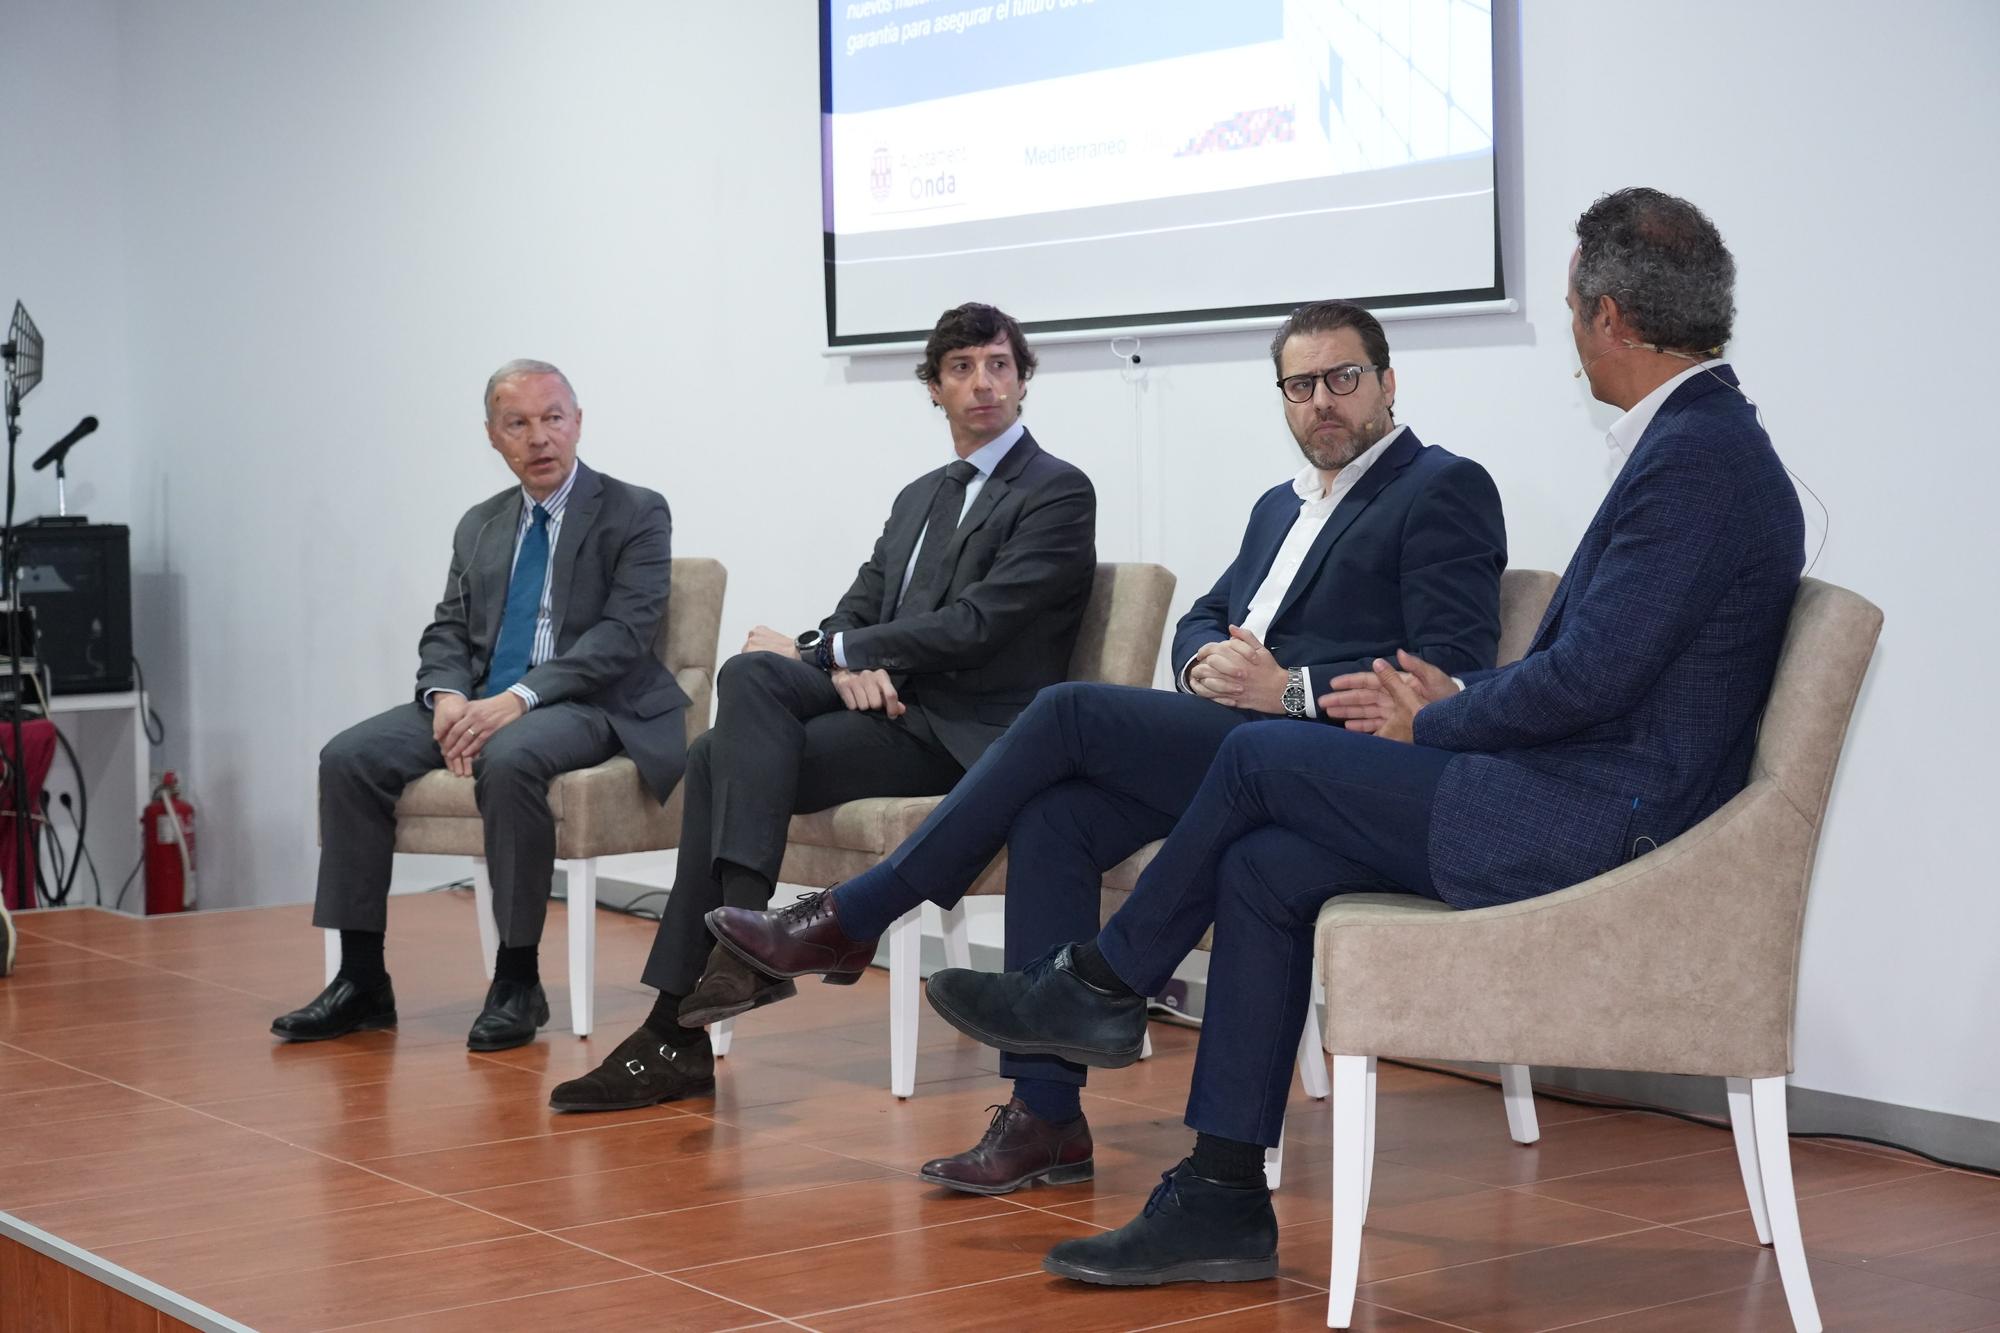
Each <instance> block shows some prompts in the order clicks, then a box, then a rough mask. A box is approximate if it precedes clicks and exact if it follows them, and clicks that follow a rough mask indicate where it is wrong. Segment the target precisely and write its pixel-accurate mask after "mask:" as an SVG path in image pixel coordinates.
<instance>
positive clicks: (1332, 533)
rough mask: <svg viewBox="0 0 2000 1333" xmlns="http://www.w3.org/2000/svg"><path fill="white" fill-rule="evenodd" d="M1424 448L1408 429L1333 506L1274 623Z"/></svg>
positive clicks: (1274, 553) (1281, 536) (1275, 550)
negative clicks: (1353, 527)
mask: <svg viewBox="0 0 2000 1333" xmlns="http://www.w3.org/2000/svg"><path fill="white" fill-rule="evenodd" d="M1423 447H1424V446H1423V442H1422V441H1421V440H1419V439H1418V438H1417V433H1416V432H1415V431H1413V430H1409V429H1407V428H1406V429H1405V430H1404V431H1403V434H1402V437H1401V438H1400V439H1398V440H1397V441H1396V442H1395V443H1394V444H1392V445H1390V446H1389V451H1388V452H1387V453H1385V454H1383V455H1382V457H1380V458H1378V459H1377V460H1375V465H1374V466H1373V467H1371V468H1369V469H1368V471H1367V472H1365V473H1363V474H1362V476H1361V480H1360V481H1357V482H1355V483H1354V489H1353V490H1351V491H1349V492H1348V493H1347V494H1346V495H1343V496H1342V497H1341V498H1340V503H1339V504H1337V505H1335V506H1334V507H1333V513H1332V514H1330V515H1328V516H1327V520H1326V526H1325V527H1323V528H1321V529H1320V530H1319V535H1318V536H1317V537H1314V538H1313V544H1312V545H1311V546H1310V547H1309V548H1307V550H1306V558H1305V560H1304V562H1303V563H1302V564H1300V566H1299V572H1298V573H1297V574H1296V575H1294V576H1293V577H1292V586H1291V587H1289V588H1287V589H1285V595H1284V597H1283V598H1281V599H1280V600H1279V602H1278V610H1277V614H1275V615H1273V616H1272V617H1271V623H1272V624H1273V625H1276V624H1277V623H1278V622H1279V621H1281V620H1283V619H1284V618H1285V612H1287V611H1289V610H1291V609H1292V603H1294V602H1296V601H1297V600H1298V599H1299V594H1300V593H1301V592H1302V591H1304V589H1305V586H1306V584H1307V583H1309V582H1311V581H1312V580H1311V576H1312V572H1313V571H1314V570H1316V569H1318V568H1319V567H1320V566H1321V565H1322V564H1324V563H1325V561H1326V553H1327V552H1328V551H1331V550H1332V549H1333V544H1334V543H1335V542H1337V541H1339V540H1340V538H1341V536H1342V534H1344V533H1345V532H1346V531H1347V530H1348V529H1349V528H1350V527H1352V526H1354V520H1355V519H1357V518H1359V517H1360V516H1361V511H1362V510H1364V509H1366V508H1367V507H1368V506H1369V505H1370V504H1371V503H1372V502H1373V501H1374V499H1375V497H1376V496H1378V495H1380V494H1381V493H1382V491H1383V489H1384V488H1385V487H1387V486H1388V485H1389V483H1390V482H1392V481H1394V480H1395V479H1396V477H1397V476H1398V475H1399V474H1400V473H1401V472H1402V470H1403V469H1404V468H1406V467H1408V466H1409V465H1410V460H1412V459H1414V458H1415V457H1416V456H1417V451H1418V450H1419V449H1421V448H1423ZM1278 541H1279V543H1280V544H1282V543H1283V542H1284V534H1283V533H1280V534H1279V537H1278ZM1277 554H1278V548H1277V547H1276V546H1274V547H1272V548H1271V558H1272V559H1276V558H1277ZM1270 570H1271V561H1270V560H1266V561H1265V562H1264V572H1265V575H1266V576H1267V577H1268V576H1269V574H1270ZM1245 609H1246V610H1247V609H1248V608H1247V607H1246V608H1245Z"/></svg>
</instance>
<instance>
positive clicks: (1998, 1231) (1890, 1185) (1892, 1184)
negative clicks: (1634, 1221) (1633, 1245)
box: [1663, 1171, 2000, 1259]
mask: <svg viewBox="0 0 2000 1333" xmlns="http://www.w3.org/2000/svg"><path fill="white" fill-rule="evenodd" d="M1928 1174H1930V1175H1947V1174H1949V1173H1948V1172H1943V1171H1933V1172H1930V1173H1928ZM1920 1179H1923V1177H1921V1176H1909V1177H1906V1178H1904V1179H1902V1180H1876V1181H1871V1182H1869V1183H1868V1184H1865V1185H1849V1186H1848V1187H1847V1188H1845V1189H1837V1190H1826V1191H1824V1192H1822V1193H1819V1194H1797V1195H1795V1197H1796V1198H1797V1199H1799V1200H1805V1199H1813V1200H1815V1201H1817V1200H1820V1199H1837V1198H1839V1197H1840V1196H1841V1195H1843V1194H1858V1193H1860V1192H1861V1191H1863V1190H1879V1189H1894V1188H1897V1187H1898V1186H1902V1185H1909V1184H1913V1183H1915V1182H1916V1181H1918V1180H1920ZM1749 1207H1750V1205H1749V1203H1748V1201H1747V1200H1746V1201H1745V1203H1744V1205H1743V1207H1741V1208H1725V1209H1724V1210H1723V1211H1721V1212H1719V1213H1704V1214H1703V1215H1702V1216H1700V1217H1684V1218H1682V1219H1681V1220H1680V1221H1678V1222H1668V1223H1663V1225H1666V1226H1680V1227H1684V1226H1688V1225H1689V1224H1691V1223H1694V1222H1713V1221H1715V1220H1716V1219H1718V1218H1723V1217H1733V1216H1735V1215H1736V1214H1737V1213H1742V1212H1748V1211H1749ZM1992 1235H2000V1228H1994V1229H1992V1230H1989V1231H1978V1232H1974V1233H1973V1234H1972V1235H1970V1236H1960V1237H1958V1238H1957V1239H1956V1240H1946V1241H1939V1242H1938V1244H1937V1245H1925V1246H1920V1247H1919V1249H1926V1250H1930V1249H1937V1248H1939V1246H1944V1245H1957V1244H1960V1243H1961V1242H1963V1241H1968V1240H1980V1239H1982V1238H1984V1237H1986V1236H1992ZM1916 1252H1917V1251H1915V1250H1899V1251H1897V1252H1896V1254H1894V1255H1887V1254H1885V1255H1880V1256H1878V1257H1879V1258H1883V1259H1891V1258H1896V1257H1899V1256H1900V1255H1903V1254H1914V1253H1916Z"/></svg>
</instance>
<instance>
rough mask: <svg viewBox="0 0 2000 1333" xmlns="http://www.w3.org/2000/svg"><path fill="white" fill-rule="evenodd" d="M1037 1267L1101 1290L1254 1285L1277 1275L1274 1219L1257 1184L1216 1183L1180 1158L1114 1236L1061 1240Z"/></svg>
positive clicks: (1267, 1199) (1265, 1194)
mask: <svg viewBox="0 0 2000 1333" xmlns="http://www.w3.org/2000/svg"><path fill="white" fill-rule="evenodd" d="M1042 1267H1043V1268H1044V1269H1045V1270H1047V1271H1048V1272H1051V1273H1054V1274H1055V1275H1056V1276H1057V1277H1067V1278H1074V1279H1076V1280H1077V1281H1078V1282H1096V1283H1100V1284H1102V1285H1104V1286H1109V1287H1151V1286H1157V1285H1158V1284H1160V1283H1162V1282H1256V1281H1260V1280H1261V1279H1264V1278H1268V1277H1275V1276H1277V1273H1278V1215H1277V1214H1276V1213H1275V1212H1273V1211H1272V1209H1271V1191H1270V1190H1268V1189H1266V1188H1264V1186H1263V1184H1262V1183H1261V1182H1260V1183H1258V1184H1256V1185H1224V1184H1221V1183H1220V1182H1218V1181H1213V1180H1206V1179H1203V1178H1202V1177H1201V1176H1198V1175H1196V1174H1195V1173H1194V1167H1193V1165H1192V1164H1191V1163H1189V1162H1186V1161H1183V1162H1182V1163H1181V1164H1180V1165H1179V1166H1177V1167H1175V1168H1174V1169H1173V1170H1171V1171H1169V1172H1167V1173H1166V1174H1165V1175H1164V1176H1161V1177H1160V1183H1159V1185H1158V1186H1157V1187H1155V1189H1154V1190H1153V1193H1152V1196H1151V1197H1150V1198H1148V1199H1147V1200H1146V1206H1145V1207H1144V1208H1143V1209H1141V1210H1140V1212H1139V1215H1138V1216H1137V1217H1135V1218H1133V1219H1132V1220H1131V1221H1130V1222H1127V1223H1126V1224H1125V1225H1124V1226H1122V1227H1120V1228H1118V1230H1116V1231H1107V1232H1103V1233H1101V1234H1099V1235H1095V1236H1083V1237H1080V1238H1078V1239H1076V1240H1066V1241H1064V1242H1062V1243H1061V1244H1060V1245H1057V1246H1056V1247H1055V1248H1054V1249H1052V1250H1050V1251H1049V1253H1048V1257H1047V1258H1045V1259H1043V1260H1042Z"/></svg>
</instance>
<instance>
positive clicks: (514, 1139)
mask: <svg viewBox="0 0 2000 1333" xmlns="http://www.w3.org/2000/svg"><path fill="white" fill-rule="evenodd" d="M462 1105H463V1106H487V1105H491V1103H488V1102H465V1103H462ZM456 1109H459V1108H458V1107H453V1106H440V1107H428V1106H427V1107H424V1108H423V1110H425V1111H426V1112H430V1111H450V1110H456ZM684 1114H685V1113H683V1112H679V1111H676V1112H672V1113H670V1114H667V1115H659V1116H653V1117H651V1118H649V1119H646V1120H623V1121H620V1122H619V1123H618V1124H617V1125H604V1126H600V1128H604V1129H617V1128H619V1127H621V1126H625V1125H650V1124H654V1123H656V1122H658V1121H663V1120H677V1119H680V1118H681V1117H682V1116H683V1115H684ZM401 1118H402V1117H400V1116H386V1115H371V1116H363V1117H361V1118H360V1119H359V1120H323V1121H320V1122H318V1123H316V1124H311V1125H295V1126H290V1127H287V1128H284V1129H274V1130H269V1131H266V1132H268V1133H273V1134H299V1133H305V1132H307V1131H311V1130H327V1129H333V1128H336V1127H345V1126H349V1125H365V1124H368V1123H370V1122H372V1121H377V1120H395V1119H401ZM232 1123H234V1122H232ZM243 1128H245V1129H248V1128H251V1126H248V1125H245V1126H243ZM583 1132H585V1131H583V1130H579V1129H564V1130H550V1131H549V1132H548V1133H546V1134H514V1135H510V1136H508V1137H507V1138H500V1139H475V1140H473V1141H472V1142H470V1143H448V1144H446V1145H444V1146H443V1147H439V1148H419V1149H417V1150H415V1151H414V1152H408V1153H391V1154H389V1155H387V1156H380V1155H378V1156H374V1157H360V1158H355V1159H353V1164H354V1165H359V1164H360V1163H362V1162H385V1161H389V1160H391V1159H392V1158H394V1157H416V1156H420V1155H422V1154H423V1153H429V1152H461V1151H464V1150H467V1149H471V1148H492V1147H497V1146H499V1145H500V1144H503V1143H527V1142H529V1141H530V1140H534V1139H561V1138H568V1137H569V1136H570V1135H572V1134H580V1133H583ZM287 1142H290V1140H287ZM299 1146H301V1147H302V1146H304V1145H299ZM341 1160H343V1161H345V1160H347V1159H345V1158H342V1159H341Z"/></svg>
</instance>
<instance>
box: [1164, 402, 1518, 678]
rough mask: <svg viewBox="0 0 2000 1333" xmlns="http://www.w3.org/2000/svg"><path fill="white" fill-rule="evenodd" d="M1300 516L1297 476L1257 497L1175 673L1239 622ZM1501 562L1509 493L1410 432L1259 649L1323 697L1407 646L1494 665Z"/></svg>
mask: <svg viewBox="0 0 2000 1333" xmlns="http://www.w3.org/2000/svg"><path fill="white" fill-rule="evenodd" d="M1298 514H1299V497H1298V494H1297V492H1295V491H1293V489H1292V486H1291V483H1290V482H1285V483H1284V484H1282V485H1278V486H1273V487H1272V488H1271V489H1270V490H1268V491H1266V492H1264V494H1263V495H1262V496H1260V497H1258V500H1257V504H1256V506H1255V507H1254V508H1253V509H1251V511H1250V524H1249V527H1248V528H1246V529H1245V530H1244V533H1243V546H1242V549H1241V550H1239V551H1238V552H1237V553H1236V559H1235V560H1234V561H1232V562H1231V563H1230V566H1229V568H1228V569H1226V570H1224V571H1223V573H1222V577H1221V578H1220V579H1217V580H1216V583H1215V586H1214V587H1213V588H1211V589H1210V590H1209V591H1208V594H1207V595H1206V596H1205V597H1203V598H1201V599H1200V600H1199V601H1197V602H1196V603H1195V604H1194V606H1193V607H1192V608H1191V609H1190V610H1189V611H1188V613H1187V614H1186V615H1184V616H1182V617H1181V619H1180V623H1179V624H1177V625H1176V626H1175V627H1174V655H1173V669H1174V670H1175V671H1176V672H1179V671H1181V670H1183V669H1184V668H1185V667H1186V666H1187V663H1188V659H1189V658H1191V657H1193V656H1194V654H1195V650H1196V649H1198V648H1200V647H1201V646H1202V645H1203V644H1205V643H1213V642H1214V641H1215V640H1217V639H1226V638H1228V637H1229V627H1230V626H1231V625H1240V624H1242V623H1243V617H1244V616H1245V615H1246V614H1247V613H1248V612H1249V609H1250V599H1251V598H1252V597H1254V596H1255V595H1256V593H1257V589H1258V587H1259V585H1261V584H1262V583H1263V582H1264V576H1265V575H1266V574H1268V573H1269V572H1270V569H1271V562H1272V561H1273V560H1274V559H1276V558H1277V554H1278V548H1279V547H1280V546H1282V545H1283V544H1284V541H1285V534H1287V533H1288V532H1290V531H1291V530H1292V522H1293V520H1295V519H1296V518H1297V517H1298ZM1506 567H1507V529H1506V524H1505V522H1504V521H1503V520H1502V518H1501V516H1500V493H1499V491H1498V490H1496V489H1495V488H1494V485H1493V479H1492V478H1491V477H1489V476H1488V475H1487V474H1486V469H1485V468H1483V467H1481V466H1479V464H1477V463H1475V462H1473V461H1472V460H1471V459H1469V458H1460V457H1459V456H1458V455H1457V454H1454V453H1452V452H1450V451H1449V450H1446V449H1438V448H1434V447H1426V446H1425V445H1424V443H1423V442H1422V441H1421V440H1419V439H1418V438H1417V434H1416V432H1415V431H1413V430H1408V429H1405V430H1404V432H1403V433H1402V435H1401V436H1400V437H1399V438H1398V439H1397V440H1396V441H1395V443H1393V444H1391V445H1390V446H1389V448H1388V449H1387V450H1386V451H1385V452H1384V453H1383V455H1382V456H1381V457H1380V458H1378V459H1376V460H1375V463H1374V465H1373V466H1371V467H1370V468H1369V469H1368V471H1367V472H1365V473H1363V474H1362V476H1361V480H1360V481H1358V482H1356V483H1355V486H1354V489H1353V490H1351V491H1349V492H1348V493H1347V494H1346V495H1345V496H1343V497H1342V498H1341V501H1340V503H1339V504H1337V505H1335V506H1334V509H1333V513H1332V514H1331V515H1329V516H1328V517H1327V520H1326V526H1325V527H1324V528H1322V529H1321V530H1320V533H1319V535H1318V537H1316V538H1315V539H1314V540H1313V544H1312V547H1311V549H1310V550H1309V551H1307V553H1306V559H1305V563H1304V564H1303V565H1302V566H1300V568H1299V573H1298V575H1297V577H1295V578H1294V579H1293V580H1292V586H1291V588H1290V589H1289V590H1288V591H1287V592H1286V593H1285V597H1284V600H1283V601H1282V602H1280V603H1279V604H1278V614H1277V615H1276V616H1274V617H1273V618H1272V620H1271V628H1270V630H1269V632H1267V633H1266V634H1265V636H1264V646H1265V647H1267V648H1269V649H1270V650H1271V653H1272V655H1273V656H1274V657H1276V658H1277V659H1278V661H1279V662H1281V663H1283V664H1284V665H1285V666H1287V667H1301V666H1302V667H1305V668H1306V669H1307V678H1308V680H1309V681H1310V682H1311V689H1312V692H1313V694H1314V696H1315V697H1317V696H1318V695H1321V694H1324V693H1325V692H1326V688H1327V682H1328V681H1329V680H1330V679H1331V678H1332V677H1334V676H1337V675H1339V674H1341V673H1343V672H1348V671H1362V670H1365V669H1366V668H1367V666H1368V663H1370V662H1371V661H1373V660H1374V659H1375V658H1377V657H1381V656H1383V655H1385V654H1387V655H1390V656H1392V657H1393V655H1394V653H1395V650H1396V649H1398V648H1408V649H1409V650H1410V651H1411V652H1414V653H1416V654H1417V655H1418V656H1420V657H1423V658H1425V659H1426V660H1427V661H1430V662H1434V663H1436V664H1437V665H1438V666H1441V667H1443V668H1444V669H1445V670H1446V671H1448V672H1450V673H1452V674H1453V675H1458V676H1462V675H1464V674H1465V673H1466V672H1468V671H1472V670H1474V669H1476V668H1479V667H1491V666H1492V665H1493V657H1494V654H1495V653H1496V652H1497V651H1498V650H1499V646H1500V571H1501V570H1503V569H1505V568H1506Z"/></svg>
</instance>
